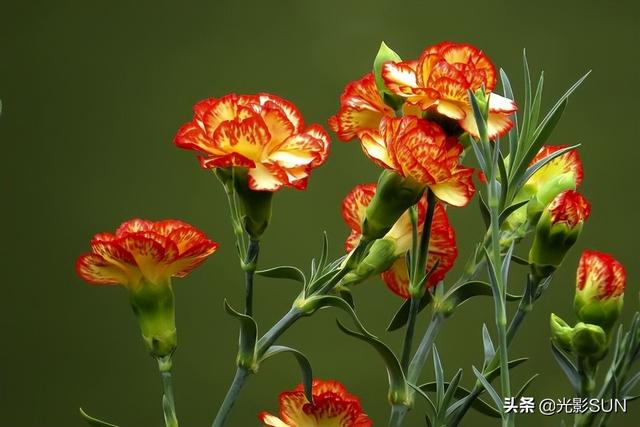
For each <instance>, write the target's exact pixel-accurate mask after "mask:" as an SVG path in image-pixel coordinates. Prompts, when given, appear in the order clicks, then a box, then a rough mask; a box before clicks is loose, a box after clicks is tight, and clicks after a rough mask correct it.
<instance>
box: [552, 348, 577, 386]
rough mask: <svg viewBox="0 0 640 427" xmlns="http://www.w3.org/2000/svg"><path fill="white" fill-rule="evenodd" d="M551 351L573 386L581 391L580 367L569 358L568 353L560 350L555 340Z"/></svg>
mask: <svg viewBox="0 0 640 427" xmlns="http://www.w3.org/2000/svg"><path fill="white" fill-rule="evenodd" d="M551 351H552V353H553V357H554V359H556V362H557V363H558V365H559V366H560V368H561V369H562V371H563V372H564V373H565V375H566V376H567V378H568V379H569V382H570V383H571V386H572V387H573V389H574V390H575V391H576V393H577V392H579V391H580V374H579V373H578V369H577V368H576V366H575V365H574V364H573V362H571V360H569V358H568V357H567V355H566V354H564V353H563V352H562V350H560V349H559V348H558V347H557V346H556V344H555V343H554V342H552V343H551Z"/></svg>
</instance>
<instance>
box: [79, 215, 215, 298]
mask: <svg viewBox="0 0 640 427" xmlns="http://www.w3.org/2000/svg"><path fill="white" fill-rule="evenodd" d="M217 248H218V244H217V243H215V242H213V241H211V240H209V239H207V237H206V236H205V234H204V233H203V232H201V231H200V230H198V229H197V228H195V227H193V226H191V225H189V224H187V223H184V222H182V221H177V220H172V219H168V220H162V221H157V222H153V221H147V220H143V219H132V220H129V221H126V222H124V223H122V225H120V227H118V229H117V230H116V232H115V233H98V234H96V235H95V236H94V237H93V239H92V240H91V252H89V253H86V254H83V255H81V256H80V257H79V258H78V260H77V262H76V271H77V272H78V275H79V276H80V277H81V278H82V279H83V280H85V281H87V282H88V283H91V284H95V285H113V284H121V285H124V286H126V287H129V288H135V287H137V286H138V285H139V284H140V283H142V282H146V283H154V284H159V283H163V282H166V281H167V280H168V279H169V278H171V277H185V276H186V275H187V274H189V272H191V271H192V270H193V269H194V268H196V267H198V266H199V265H200V264H202V263H203V262H204V261H205V260H206V258H207V257H208V256H209V255H211V254H212V253H214V252H215V251H216V249H217Z"/></svg>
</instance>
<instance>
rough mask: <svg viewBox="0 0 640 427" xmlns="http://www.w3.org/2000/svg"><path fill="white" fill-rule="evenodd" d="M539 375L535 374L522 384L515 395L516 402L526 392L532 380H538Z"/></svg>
mask: <svg viewBox="0 0 640 427" xmlns="http://www.w3.org/2000/svg"><path fill="white" fill-rule="evenodd" d="M539 375H540V374H535V375H534V376H532V377H531V378H529V379H528V380H527V381H526V382H525V383H524V384H522V387H520V390H518V393H517V394H516V395H515V398H516V400H519V399H520V398H521V397H522V396H524V393H525V392H526V391H527V389H528V388H529V386H530V385H531V383H532V382H533V380H535V379H536V378H538V376H539Z"/></svg>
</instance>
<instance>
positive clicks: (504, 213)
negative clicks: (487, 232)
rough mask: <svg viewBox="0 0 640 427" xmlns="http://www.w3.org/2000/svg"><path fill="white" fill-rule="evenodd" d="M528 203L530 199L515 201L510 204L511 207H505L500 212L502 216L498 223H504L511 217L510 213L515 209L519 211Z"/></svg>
mask: <svg viewBox="0 0 640 427" xmlns="http://www.w3.org/2000/svg"><path fill="white" fill-rule="evenodd" d="M527 203H529V200H523V201H521V202H517V203H514V204H512V205H510V206H509V207H507V208H505V209H504V210H503V211H502V212H501V213H500V217H499V218H498V224H502V223H503V222H505V221H506V220H507V218H509V215H511V214H512V213H514V212H515V211H517V210H518V209H520V208H521V207H523V206H524V205H526V204H527Z"/></svg>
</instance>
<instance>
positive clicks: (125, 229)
mask: <svg viewBox="0 0 640 427" xmlns="http://www.w3.org/2000/svg"><path fill="white" fill-rule="evenodd" d="M151 230H153V221H147V220H146V219H140V218H134V219H130V220H129V221H125V222H123V223H122V224H121V225H120V227H118V229H117V230H116V237H122V236H125V235H127V234H129V233H138V232H140V231H151Z"/></svg>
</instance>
